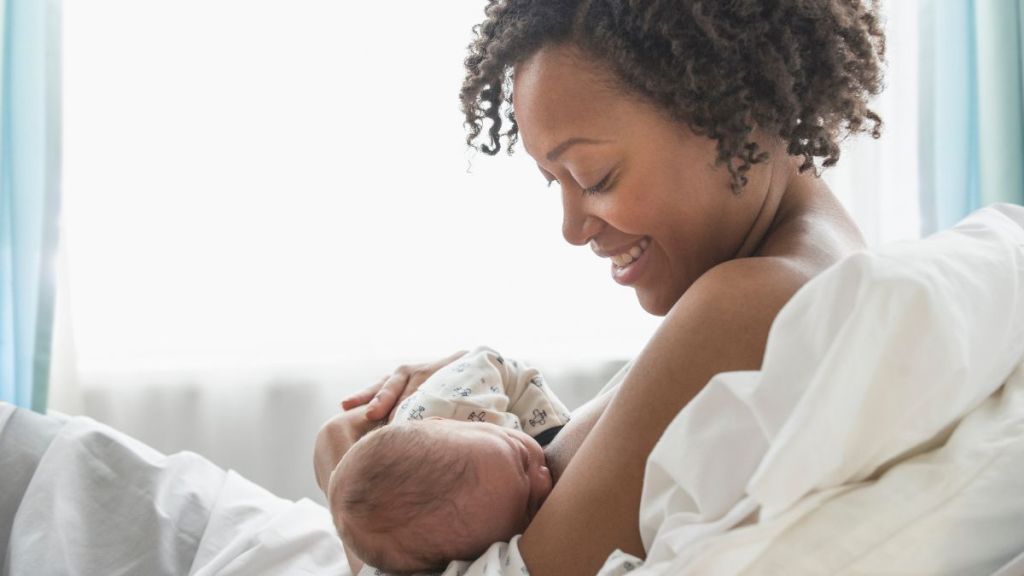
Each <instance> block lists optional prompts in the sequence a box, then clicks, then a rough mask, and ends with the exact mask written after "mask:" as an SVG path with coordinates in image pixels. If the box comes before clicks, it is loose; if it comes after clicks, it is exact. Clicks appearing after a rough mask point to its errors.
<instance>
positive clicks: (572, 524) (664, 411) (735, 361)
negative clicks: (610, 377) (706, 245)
mask: <svg viewBox="0 0 1024 576" xmlns="http://www.w3.org/2000/svg"><path fill="white" fill-rule="evenodd" d="M808 277H809V274H807V273H806V272H805V271H802V270H800V269H799V268H797V267H795V266H793V265H791V264H790V263H789V262H788V261H785V260H780V259H772V258H748V259H743V260H733V261H729V262H726V263H724V264H722V265H720V266H718V267H716V268H714V269H713V270H711V271H709V272H708V273H706V274H705V275H704V276H702V277H701V278H700V279H699V280H698V281H697V282H696V283H694V285H693V286H692V287H691V288H690V289H689V290H688V291H687V292H686V294H684V296H683V297H682V298H680V300H679V301H678V302H677V303H676V305H675V306H674V307H673V308H672V310H671V311H670V312H669V313H668V315H667V316H666V317H665V320H664V322H662V325H661V326H660V327H659V329H658V331H657V332H656V333H655V335H654V336H653V337H652V339H651V341H650V342H649V343H648V345H647V346H646V347H645V348H644V350H643V351H642V352H641V354H640V356H639V357H638V358H637V359H636V361H635V363H634V365H633V367H632V369H631V370H630V371H629V374H628V375H627V376H626V378H625V380H624V381H623V383H622V385H621V386H620V388H619V391H618V392H617V394H616V396H615V399H614V400H615V401H614V402H611V403H609V404H608V407H607V409H606V410H605V411H604V414H603V415H601V416H600V417H599V418H598V419H597V422H596V424H595V426H594V428H593V430H592V431H591V432H590V434H589V436H587V437H586V439H585V441H584V442H583V445H582V446H581V447H580V449H579V451H578V452H577V453H576V455H575V457H573V458H572V461H571V462H570V463H569V465H568V467H567V468H566V470H565V472H564V474H563V476H562V478H561V479H560V480H559V482H558V484H557V485H556V487H555V489H554V490H553V491H552V493H551V495H550V496H549V497H548V499H547V500H546V501H545V503H544V505H543V507H542V508H541V510H540V512H539V513H538V514H537V516H536V517H535V518H534V519H533V522H532V523H531V524H530V526H529V528H528V529H527V530H526V533H525V534H524V536H523V538H522V540H521V541H520V543H519V546H520V551H521V553H522V555H523V558H524V560H525V561H526V565H527V566H528V567H529V569H530V573H531V574H532V575H534V576H548V575H559V576H561V575H566V576H570V575H575V574H579V575H587V576H589V575H592V574H594V573H596V572H597V571H598V569H600V567H601V566H602V565H603V564H604V561H605V559H606V558H607V557H608V555H609V554H610V553H611V552H612V551H614V550H615V549H617V548H618V549H622V550H624V551H626V552H629V553H631V554H634V555H636V556H639V557H643V556H644V549H643V545H642V543H641V540H640V531H639V519H638V517H639V508H640V495H641V490H642V487H643V477H644V469H645V466H646V462H647V457H648V455H650V453H651V450H652V449H653V448H654V445H655V444H656V443H657V442H658V439H659V438H660V437H661V434H662V433H663V432H664V431H665V428H667V427H668V425H669V423H671V421H672V420H673V419H674V418H675V416H676V415H677V414H678V413H679V411H680V410H681V409H682V408H683V407H684V406H685V405H686V404H687V403H688V402H689V401H690V400H691V399H692V398H693V397H694V396H695V395H696V394H697V393H698V392H699V391H700V390H701V388H703V387H704V385H705V384H707V382H708V380H710V379H711V377H712V376H714V375H715V374H718V373H719V372H725V371H731V370H753V369H757V368H759V367H760V365H761V360H762V358H763V355H764V349H765V344H766V342H767V339H768V330H769V328H770V327H771V323H772V321H773V320H774V319H775V316H776V314H778V312H779V310H780V309H781V308H782V306H783V305H784V304H785V303H786V302H787V301H788V300H789V299H790V297H791V296H792V295H793V294H794V293H795V292H796V290H797V289H799V287H800V286H801V285H803V283H804V282H806V280H807V279H808Z"/></svg>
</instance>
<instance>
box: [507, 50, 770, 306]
mask: <svg viewBox="0 0 1024 576" xmlns="http://www.w3.org/2000/svg"><path fill="white" fill-rule="evenodd" d="M513 99H514V103H513V106H514V109H515V113H516V119H517V122H518V124H519V130H520V137H521V139H522V143H523V146H524V148H525V149H526V151H527V153H528V154H530V156H532V157H533V158H534V160H536V161H537V166H538V167H539V168H540V171H541V174H543V176H544V177H545V178H546V179H548V180H552V181H554V180H557V183H556V185H560V186H561V192H562V207H563V223H562V233H563V235H564V236H565V239H566V240H567V241H568V242H569V243H571V244H574V245H578V246H582V245H584V244H590V247H591V248H593V250H594V252H595V253H596V254H597V255H598V256H600V257H607V258H610V260H611V274H612V277H613V278H614V279H615V280H616V281H617V282H619V283H620V284H623V285H626V286H631V287H632V288H633V289H634V290H635V291H636V294H637V298H638V299H639V300H640V305H641V306H643V308H644V309H645V310H647V311H648V312H650V313H651V314H657V315H664V314H666V313H668V311H669V309H671V307H672V305H673V304H675V302H676V301H677V300H678V299H679V297H680V296H682V294H683V292H685V291H686V290H687V288H689V286H690V285H691V284H692V283H693V282H694V281H695V280H696V279H697V278H698V277H700V275H701V274H703V273H704V272H706V271H707V270H709V269H710V268H712V267H713V266H715V265H716V264H718V263H720V262H723V261H726V260H729V259H731V258H734V257H736V256H737V255H739V254H740V253H741V252H742V253H748V252H751V251H752V250H753V247H752V246H749V247H748V246H744V243H745V241H747V240H749V239H748V236H749V235H750V233H751V229H752V228H753V225H754V222H755V219H756V217H757V215H758V213H759V211H760V210H761V208H762V205H763V204H764V201H765V198H766V191H767V189H768V183H769V181H770V177H771V168H770V163H768V165H765V164H759V165H756V166H755V167H753V168H752V169H751V170H750V172H748V177H749V178H750V182H749V183H748V184H747V186H746V187H744V188H743V191H742V193H741V194H740V195H738V196H737V195H734V194H732V193H731V191H730V188H729V183H730V176H729V172H728V170H727V169H726V168H725V167H724V166H722V167H718V168H716V167H715V166H714V159H715V154H716V142H715V141H714V140H712V139H709V138H705V137H701V136H697V135H696V134H694V133H693V132H691V131H690V130H689V129H687V128H686V127H685V126H682V125H681V124H680V123H678V122H675V121H673V120H672V119H671V118H670V117H669V116H668V115H667V114H666V113H665V112H663V111H662V110H661V109H659V108H657V107H655V106H654V105H652V104H650V103H648V102H646V101H644V100H642V99H640V98H637V97H634V96H631V95H627V94H626V93H624V92H623V91H621V90H620V89H618V88H615V87H613V83H612V82H611V81H610V76H608V75H607V74H606V73H604V71H603V70H602V69H601V68H600V67H598V66H595V65H594V64H593V63H591V62H590V61H587V60H586V59H585V58H584V57H583V56H581V55H580V53H579V52H578V51H577V50H575V49H573V48H572V47H568V46H549V47H546V48H543V49H541V50H540V51H539V52H537V53H536V54H535V55H534V56H532V57H530V58H529V59H527V60H525V61H524V62H522V63H521V64H519V65H518V66H517V67H516V69H515V84H514V87H513Z"/></svg>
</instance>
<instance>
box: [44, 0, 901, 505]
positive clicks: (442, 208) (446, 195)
mask: <svg viewBox="0 0 1024 576" xmlns="http://www.w3.org/2000/svg"><path fill="white" fill-rule="evenodd" d="M893 4H894V5H895V6H896V7H899V6H901V4H897V3H893ZM482 7H483V3H482V2H418V1H412V0H409V1H402V2H389V3H384V2H342V1H338V0H288V1H287V2H284V1H281V0H178V1H176V2H165V1H160V0H80V1H78V2H72V3H68V5H67V7H66V10H65V12H66V14H65V48H66V55H65V93H66V102H65V207H66V208H65V221H64V227H65V230H64V232H65V238H66V240H67V245H66V247H65V248H66V251H67V267H66V269H65V270H64V273H66V287H67V288H68V291H67V292H69V294H68V293H65V296H66V299H64V300H62V301H61V302H60V303H59V305H58V320H57V329H58V335H57V350H56V351H55V355H56V357H57V358H58V360H59V359H62V358H63V359H64V363H65V364H66V365H67V364H70V363H71V362H72V361H73V360H74V359H77V368H76V369H69V368H68V367H67V366H66V365H65V366H64V367H62V368H57V369H56V370H55V380H56V381H55V383H54V387H55V390H54V403H53V405H54V407H55V408H57V409H65V410H69V411H77V409H78V407H79V406H81V408H82V409H83V410H84V411H86V412H88V413H90V414H93V415H95V416H97V417H99V418H101V419H104V420H107V421H109V422H111V423H112V424H114V425H115V426H118V427H120V428H122V429H125V430H126V431H128V432H129V433H132V434H134V435H136V436H139V437H141V438H142V439H143V440H145V441H148V442H150V443H152V444H155V445H156V446H157V447H158V448H161V449H164V450H168V451H169V450H177V449H182V448H189V449H193V450H197V451H199V452H202V453H204V454H207V455H209V456H211V457H213V458H214V459H215V460H216V461H217V462H218V463H221V464H222V465H224V466H231V467H235V468H238V469H240V470H241V471H242V472H243V473H247V474H248V475H250V476H252V477H253V478H254V479H256V480H257V481H260V482H262V483H264V484H265V485H267V486H268V487H270V488H272V489H275V490H277V491H278V492H280V493H282V494H284V495H287V496H297V495H302V494H307V493H312V492H313V491H314V489H313V487H312V481H311V478H310V477H309V474H308V454H307V452H308V450H306V447H308V445H309V442H310V439H311V435H312V433H313V432H314V431H315V429H316V426H317V425H318V424H319V422H320V421H321V420H322V419H323V418H324V417H326V415H327V414H329V413H330V411H331V410H332V405H333V402H336V401H337V400H338V399H339V398H340V397H341V396H342V395H343V394H344V393H345V392H346V390H350V389H352V388H353V387H358V386H363V385H366V384H367V383H369V382H370V381H372V380H373V379H375V378H376V377H378V376H379V375H381V374H383V373H385V372H386V371H389V370H390V369H391V368H392V367H393V366H394V365H395V364H396V363H398V362H402V361H415V360H422V359H432V358H436V357H439V356H442V355H446V354H448V353H450V352H451V351H453V350H455V349H458V348H462V347H467V346H472V345H475V344H478V343H486V344H489V345H491V346H494V347H496V348H498V349H499V350H502V351H503V352H505V353H506V354H509V355H514V356H517V357H521V358H524V359H527V360H532V361H534V362H535V363H538V364H540V365H541V366H542V367H543V366H547V367H549V368H550V369H551V370H552V371H555V372H559V371H561V372H562V373H563V374H565V382H566V384H565V393H566V394H568V395H570V396H572V398H571V399H570V403H574V401H576V400H577V399H578V398H582V396H583V395H584V394H585V389H586V386H588V385H590V386H593V385H597V384H599V383H600V380H602V379H603V378H604V377H606V376H607V375H609V374H610V372H611V371H613V370H614V368H615V367H616V366H617V364H616V363H617V362H619V361H621V360H623V359H625V358H628V357H631V356H633V355H635V354H636V352H637V351H639V349H640V348H641V347H642V345H643V342H644V341H645V340H646V338H647V336H648V335H649V334H650V333H651V332H652V331H653V329H654V327H655V326H656V324H657V319H656V318H653V317H650V316H648V315H647V314H645V313H644V312H643V311H642V309H641V308H640V307H639V305H638V304H637V303H636V300H635V297H634V296H633V293H632V291H630V290H626V289H623V288H621V287H619V286H617V285H616V284H615V283H614V282H613V281H612V280H611V278H610V277H609V273H608V269H607V263H605V262H603V261H600V260H598V259H597V258H596V257H595V256H594V255H593V254H592V253H591V252H590V250H589V249H588V248H577V247H572V246H569V245H567V244H566V243H565V242H564V241H563V240H562V238H561V233H560V219H561V208H560V200H559V198H558V192H557V190H556V189H554V188H552V189H548V188H546V187H545V185H544V182H543V179H542V177H541V176H540V175H539V173H537V171H536V169H535V167H534V166H533V165H532V163H531V162H530V161H529V158H528V157H527V156H526V155H525V154H524V153H522V152H521V151H520V152H519V154H517V155H515V156H512V157H511V158H509V157H507V156H504V155H502V156H501V157H498V158H490V157H486V156H477V157H472V156H471V155H469V154H467V152H466V149H465V146H464V130H463V127H462V116H461V113H460V112H459V109H458V101H457V94H458V89H459V86H460V85H461V81H462V75H463V71H462V60H463V59H464V57H465V47H466V45H467V44H468V42H469V40H470V37H471V34H470V30H471V27H472V26H473V24H475V23H476V22H477V21H478V20H479V19H480V17H481V16H482ZM901 10H903V12H906V10H905V9H901ZM903 12H901V13H900V14H902V13H903ZM892 21H893V22H897V23H902V25H903V26H905V27H907V26H909V23H908V22H907V21H904V20H899V19H898V18H894V19H892ZM901 34H903V31H902V29H901V30H900V31H896V32H894V34H893V35H892V36H891V37H890V45H891V46H894V45H896V44H899V43H900V42H901V40H900V39H899V38H897V36H900V35H901ZM896 52H897V50H892V53H893V60H894V65H896V64H897V62H902V60H898V61H897V59H896V56H897V54H896ZM901 65H902V64H901ZM910 84H912V82H911V81H909V80H907V82H906V83H905V82H904V80H903V79H902V78H901V79H899V81H896V79H893V80H891V82H890V86H891V88H893V89H897V90H902V91H903V92H895V93H891V94H889V95H887V96H886V98H888V100H885V101H886V102H888V104H885V105H884V106H880V112H881V113H882V114H883V116H886V117H887V119H888V120H889V129H888V131H887V133H886V138H887V139H888V140H886V139H883V141H882V143H875V142H865V143H863V144H857V146H860V147H859V148H852V147H851V148H850V149H849V151H848V152H847V153H846V154H845V155H844V157H843V160H842V161H841V163H840V167H839V168H837V169H835V170H833V171H830V172H828V173H827V177H828V178H829V179H830V181H831V182H833V185H834V187H835V189H836V191H837V193H838V194H839V195H840V196H841V197H842V198H843V199H844V202H846V204H847V206H849V207H850V209H851V212H852V213H853V214H854V215H855V217H856V218H857V220H858V222H859V223H860V224H861V226H862V227H863V228H864V229H865V231H866V232H867V235H868V237H869V239H871V240H873V241H881V240H885V239H890V238H893V237H899V236H901V235H904V233H905V232H906V231H907V230H909V229H913V230H916V227H911V228H908V227H907V220H906V218H908V217H910V216H915V217H916V205H915V207H914V208H913V209H910V208H909V206H910V204H912V203H913V200H912V199H913V195H914V194H915V193H916V189H915V188H914V186H915V185H914V184H913V183H908V182H906V181H905V178H906V176H905V174H904V173H905V172H906V170H904V169H903V166H902V165H901V163H900V162H893V161H891V158H892V156H891V155H890V154H888V153H886V152H884V150H889V149H900V150H902V149H904V148H905V147H906V146H907V142H908V136H907V132H906V130H907V127H906V126H904V125H902V123H903V122H904V121H905V120H906V118H905V117H904V114H905V112H906V110H905V109H904V108H906V107H907V106H912V102H911V104H907V101H905V99H906V98H908V95H910V94H911V93H912V90H913V86H911V85H910ZM887 107H888V108H887ZM889 108H892V109H893V114H889V113H888V112H889ZM896 115H899V118H896V117H893V116H896ZM879 144H881V146H880V145H879ZM882 147H887V148H882ZM904 210H905V211H906V214H904V213H903V211H904ZM908 214H909V215H910V216H908ZM61 330H63V333H62V332H61ZM71 336H73V337H71ZM584 367H588V368H584ZM552 381H553V382H557V378H556V379H554V380H552ZM75 382H77V383H78V384H79V385H80V388H81V394H74V393H70V392H69V391H72V392H73V388H72V386H71V385H72V384H73V383H75ZM78 402H81V404H78ZM296 422H298V424H296ZM297 446H301V447H302V449H301V450H297V449H296V447H297ZM282 462H284V465H282Z"/></svg>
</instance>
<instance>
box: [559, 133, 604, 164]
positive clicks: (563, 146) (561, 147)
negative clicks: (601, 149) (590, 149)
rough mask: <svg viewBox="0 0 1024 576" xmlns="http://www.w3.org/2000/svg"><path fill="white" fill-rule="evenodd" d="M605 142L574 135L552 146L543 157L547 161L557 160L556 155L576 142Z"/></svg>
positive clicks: (562, 152)
mask: <svg viewBox="0 0 1024 576" xmlns="http://www.w3.org/2000/svg"><path fill="white" fill-rule="evenodd" d="M606 142H608V141H607V140H594V139H593V138H579V137H575V136H574V137H572V138H569V139H568V140H566V141H565V142H562V143H561V144H559V145H558V146H555V147H554V148H552V149H551V151H550V152H548V154H547V156H545V157H544V158H546V159H547V161H548V162H554V161H555V160H558V157H559V156H561V155H562V154H564V153H565V151H566V150H568V149H569V148H572V147H573V146H575V145H576V144H604V143H606Z"/></svg>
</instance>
